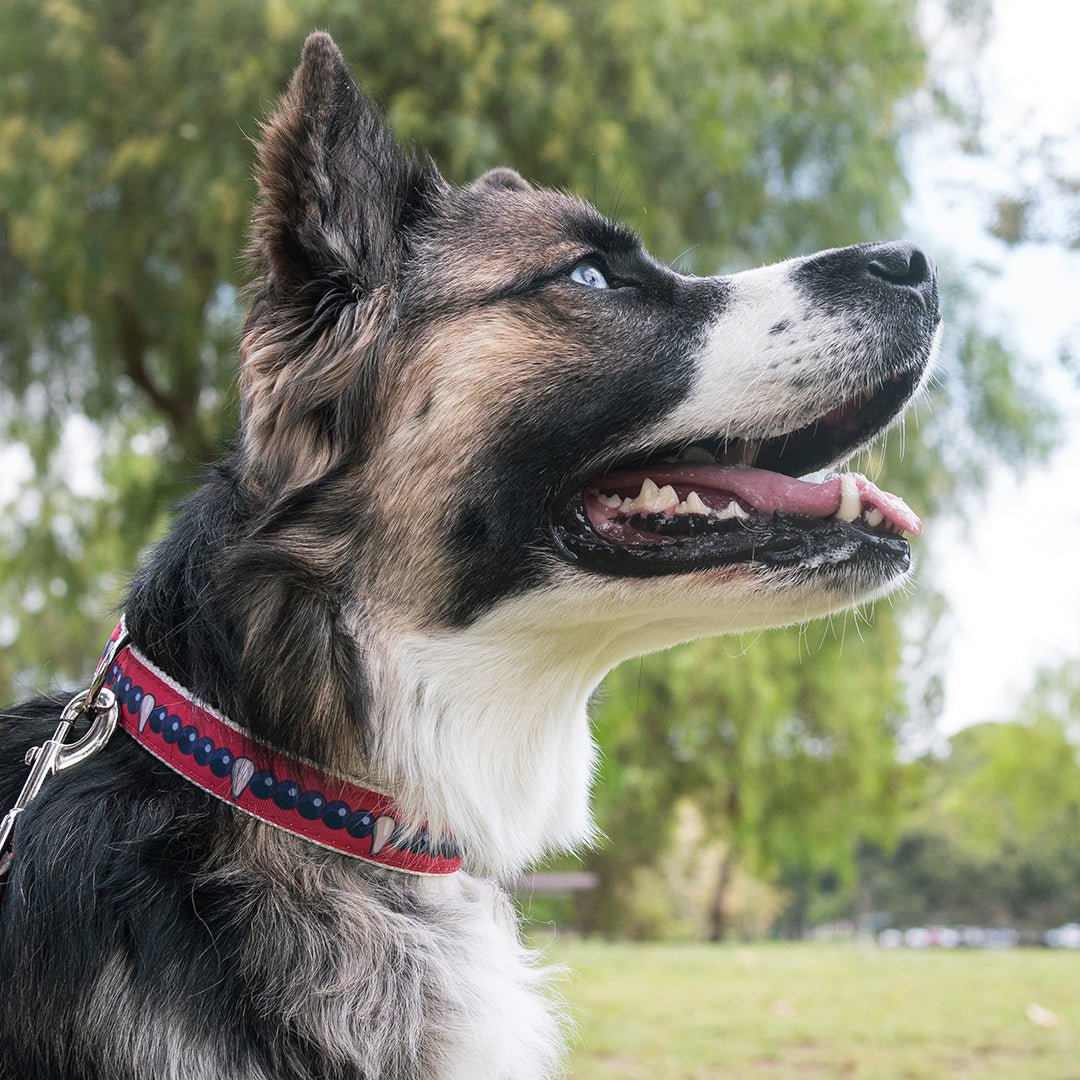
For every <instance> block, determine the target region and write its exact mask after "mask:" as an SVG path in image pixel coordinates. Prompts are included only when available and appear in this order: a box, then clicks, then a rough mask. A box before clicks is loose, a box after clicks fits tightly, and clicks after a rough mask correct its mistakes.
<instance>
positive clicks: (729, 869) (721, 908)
mask: <svg viewBox="0 0 1080 1080" xmlns="http://www.w3.org/2000/svg"><path fill="white" fill-rule="evenodd" d="M736 861H737V860H736V856H735V851H734V849H733V848H728V849H727V850H726V851H725V852H724V857H723V858H722V859H721V860H720V872H719V873H718V874H717V875H716V888H715V889H714V890H713V895H712V900H711V901H710V902H709V911H708V915H707V920H708V921H707V926H706V930H707V933H708V938H709V940H710V941H723V940H724V938H725V937H726V936H727V931H728V926H727V892H728V886H729V885H730V884H731V878H732V876H733V875H734V873H735V863H736Z"/></svg>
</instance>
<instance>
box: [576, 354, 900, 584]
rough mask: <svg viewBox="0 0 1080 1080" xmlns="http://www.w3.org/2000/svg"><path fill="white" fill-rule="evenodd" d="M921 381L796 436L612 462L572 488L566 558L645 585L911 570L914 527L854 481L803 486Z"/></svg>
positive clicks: (845, 476) (844, 408)
mask: <svg viewBox="0 0 1080 1080" xmlns="http://www.w3.org/2000/svg"><path fill="white" fill-rule="evenodd" d="M918 374H919V373H918V372H907V373H904V374H901V375H897V376H894V377H893V378H891V379H889V380H888V381H887V382H885V383H884V384H882V385H880V386H878V387H875V388H873V389H872V390H867V391H864V392H862V393H860V394H857V395H856V396H854V397H852V398H850V399H848V400H847V401H845V402H843V403H842V404H841V405H839V406H838V407H837V408H834V409H832V410H831V411H829V412H828V413H826V414H825V415H823V416H821V417H818V418H817V419H816V420H814V421H813V422H811V423H809V424H807V425H805V426H803V427H800V428H798V429H796V430H794V431H790V432H787V433H785V434H782V435H777V436H773V437H771V438H766V439H758V440H755V439H748V438H718V439H699V440H696V441H694V442H693V443H692V444H690V445H683V446H679V447H667V448H664V449H661V450H659V451H657V452H656V453H655V454H653V455H652V456H650V457H649V458H647V459H645V460H640V459H638V460H630V461H624V462H619V463H616V464H615V465H613V467H611V468H609V469H607V470H606V471H605V472H603V473H602V474H600V475H596V476H593V477H590V478H588V479H586V480H585V482H584V483H583V484H581V485H580V486H575V488H574V489H573V492H572V494H571V496H570V497H569V499H568V500H564V501H563V502H562V503H561V504H560V509H559V510H558V512H557V513H556V515H555V535H556V541H557V544H558V546H559V548H560V549H561V551H562V554H563V555H564V557H567V558H569V559H570V560H571V561H573V562H575V563H579V564H581V565H583V566H586V567H588V568H590V569H594V570H597V571H599V572H602V573H609V574H618V575H623V576H637V577H642V576H651V575H654V574H664V573H686V572H688V571H692V570H701V569H709V568H713V567H716V566H722V565H726V564H732V563H740V562H754V563H760V564H764V565H769V566H777V567H780V566H788V567H791V566H802V567H805V568H814V567H821V566H836V565H838V564H840V563H848V562H851V561H853V560H860V559H861V560H868V561H874V562H876V563H877V564H878V568H879V571H880V572H881V573H882V574H883V575H885V576H892V575H895V574H897V573H900V572H903V571H904V570H906V569H907V567H908V565H909V562H910V549H909V547H908V543H907V540H906V539H905V538H904V537H905V534H911V535H915V536H917V535H918V534H919V532H920V531H921V525H920V522H919V519H918V517H917V516H916V515H915V514H914V512H913V511H912V510H911V509H910V508H909V507H908V506H907V505H906V504H905V503H904V501H903V500H902V499H900V498H899V497H898V496H896V495H892V494H890V493H889V492H887V491H882V490H881V489H880V488H878V487H877V486H876V485H875V484H873V483H871V482H870V481H869V480H867V479H866V477H864V476H861V475H859V474H858V473H850V472H849V473H842V474H840V475H832V476H829V477H827V478H826V479H824V480H820V481H816V482H814V481H808V480H801V479H798V477H801V476H805V475H806V474H808V473H813V472H817V471H819V470H822V469H826V468H828V467H830V466H832V465H834V464H835V463H836V462H838V461H842V460H844V459H845V458H847V457H848V456H850V455H851V454H852V453H853V452H854V451H855V450H856V449H858V448H859V447H861V446H863V445H864V444H865V443H867V442H868V441H869V440H870V439H871V438H873V436H874V435H876V434H878V433H879V432H880V431H881V430H883V429H884V428H885V427H886V426H887V425H888V423H889V422H890V421H891V420H892V419H893V418H894V417H895V416H896V415H898V414H899V412H900V411H901V410H902V408H903V407H904V405H905V403H906V402H907V401H908V400H909V398H910V397H911V395H912V393H913V392H914V389H915V386H916V385H917V383H918Z"/></svg>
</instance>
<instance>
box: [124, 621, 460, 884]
mask: <svg viewBox="0 0 1080 1080" xmlns="http://www.w3.org/2000/svg"><path fill="white" fill-rule="evenodd" d="M123 626H124V624H123V623H122V622H121V624H120V626H118V627H117V628H116V630H115V631H113V635H112V637H111V638H110V639H109V641H110V644H111V643H112V642H114V641H116V640H117V639H118V638H119V636H120V634H121V633H122V631H123ZM105 685H106V686H108V687H109V688H110V689H111V690H112V691H113V693H115V694H116V697H117V701H118V702H119V705H120V721H119V723H120V727H122V728H123V729H124V730H125V731H126V732H127V733H128V734H129V735H131V736H132V738H134V739H135V741H136V742H138V743H140V744H141V745H142V746H144V747H145V748H146V749H147V750H149V751H150V753H151V754H153V755H154V757H156V758H157V759H158V760H159V761H161V762H164V764H166V765H168V766H169V768H170V769H173V770H174V771H175V772H178V773H179V774H180V775H181V776H183V777H184V778H185V779H187V780H190V781H191V782H192V783H193V784H195V785H196V786H197V787H200V788H202V789H203V791H205V792H208V793H209V794H210V795H213V796H215V797H216V798H218V799H221V800H222V802H227V803H229V805H230V806H234V807H236V808H237V809H238V810H242V811H243V812H244V813H246V814H250V815H251V816H252V817H256V818H259V819H260V820H261V821H266V822H268V823H269V824H271V825H276V826H277V827H278V828H279V829H284V830H285V831H286V832H291V833H294V834H295V835H296V836H302V837H304V839H305V840H310V841H312V842H313V843H316V844H320V845H322V846H323V847H327V848H333V849H334V850H335V851H341V852H343V853H344V854H346V855H352V856H354V857H355V858H358V859H365V860H367V861H368V862H373V863H377V864H378V865H380V866H385V867H389V868H391V869H394V870H404V871H407V872H409V873H413V874H452V873H454V871H455V870H457V869H458V868H459V867H460V866H461V856H460V854H459V853H458V852H457V850H456V849H454V848H452V847H449V846H448V845H447V844H446V843H445V842H444V843H443V844H441V845H438V844H434V843H433V842H432V841H431V839H430V838H429V836H428V832H427V829H426V828H425V827H424V826H421V827H420V828H415V827H411V826H409V825H408V823H407V822H405V821H404V819H403V818H402V817H401V816H399V813H398V811H397V808H396V807H395V805H394V801H393V800H392V799H391V798H390V797H389V796H388V795H383V794H382V793H380V792H377V791H372V790H371V789H370V788H365V787H361V786H360V785H358V784H354V783H352V782H350V781H348V780H343V779H342V778H341V777H338V776H333V775H331V774H330V773H327V772H325V771H323V770H322V769H319V768H318V767H317V766H315V765H313V764H311V763H310V762H307V761H304V760H302V759H300V758H295V757H290V756H289V755H288V754H284V753H282V752H281V751H280V750H276V749H274V748H273V747H270V746H268V745H267V744H266V743H264V742H261V741H260V740H258V739H256V738H255V736H254V735H252V734H251V733H250V732H247V731H245V730H244V729H243V728H241V727H239V726H238V725H237V724H234V723H233V722H232V721H231V720H229V719H228V718H227V717H225V716H222V715H221V713H219V712H217V711H216V710H215V709H212V708H211V707H210V706H209V705H204V704H203V703H202V702H201V701H199V700H198V699H197V698H195V697H194V696H193V695H192V694H191V693H190V692H189V691H187V690H185V689H184V688H183V687H182V686H180V685H179V684H178V683H176V682H174V681H173V680H172V679H170V678H169V676H168V675H166V674H165V673H164V672H162V671H159V670H158V668H156V667H155V666H154V665H153V664H152V663H151V662H150V661H149V660H147V659H146V657H145V656H143V655H142V654H141V653H140V652H139V650H138V649H136V648H135V646H134V645H132V644H130V643H129V644H127V645H125V646H124V647H123V648H122V649H121V650H120V652H119V653H118V654H117V656H116V657H115V658H114V659H113V662H112V664H111V665H110V667H109V670H108V672H107V673H106V676H105Z"/></svg>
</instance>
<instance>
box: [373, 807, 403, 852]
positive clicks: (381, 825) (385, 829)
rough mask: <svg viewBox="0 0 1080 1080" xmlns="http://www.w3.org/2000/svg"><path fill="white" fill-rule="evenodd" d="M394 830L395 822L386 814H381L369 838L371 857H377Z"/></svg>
mask: <svg viewBox="0 0 1080 1080" xmlns="http://www.w3.org/2000/svg"><path fill="white" fill-rule="evenodd" d="M396 828H397V822H396V821H395V820H394V819H393V818H392V817H389V816H387V815H386V814H383V816H382V817H381V818H379V819H378V821H376V822H375V830H374V832H373V833H372V836H371V854H372V855H378V854H379V852H380V851H382V849H383V848H384V847H386V841H387V840H389V839H390V836H391V834H392V833H393V831H394V829H396Z"/></svg>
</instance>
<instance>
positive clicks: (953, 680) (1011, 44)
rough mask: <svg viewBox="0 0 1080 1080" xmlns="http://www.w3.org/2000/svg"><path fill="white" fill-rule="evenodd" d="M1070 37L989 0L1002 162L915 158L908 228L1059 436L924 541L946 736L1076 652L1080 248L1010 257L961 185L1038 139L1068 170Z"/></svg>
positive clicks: (1048, 15) (1046, 12) (1039, 0)
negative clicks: (1022, 360)
mask: <svg viewBox="0 0 1080 1080" xmlns="http://www.w3.org/2000/svg"><path fill="white" fill-rule="evenodd" d="M1078 41H1080V5H1075V4H1071V3H1062V2H1061V0H996V3H995V32H994V36H993V39H992V41H991V43H990V44H989V47H988V49H987V51H986V53H985V55H984V56H983V57H982V59H981V61H980V64H979V67H978V70H977V71H976V72H975V73H974V75H975V77H976V79H977V81H978V83H979V85H980V86H981V87H982V90H983V93H984V95H985V98H986V105H987V109H986V121H987V123H988V135H989V138H988V141H989V143H990V145H991V146H992V147H994V148H995V149H996V150H997V151H999V153H1000V162H1001V163H1000V164H998V165H996V166H993V165H986V164H985V163H984V164H983V165H981V166H973V167H972V168H971V169H970V171H969V170H966V169H964V168H962V167H960V164H959V163H958V162H957V158H956V155H955V153H953V154H943V153H939V152H938V151H939V150H940V149H941V147H940V146H939V145H937V144H936V143H935V139H934V138H933V137H932V136H930V137H928V138H927V139H925V140H922V145H917V146H916V148H915V153H914V158H915V163H916V168H915V169H914V170H913V174H912V181H913V183H914V195H913V199H912V203H911V206H910V208H909V213H908V221H909V227H910V228H911V229H912V230H913V231H914V232H915V233H916V234H917V235H918V238H919V239H920V240H922V241H924V242H925V243H926V244H927V245H928V246H929V247H931V248H932V249H936V250H937V251H938V252H939V253H940V254H941V255H942V256H944V257H945V258H947V259H948V260H949V262H950V263H951V264H952V265H954V266H957V265H958V266H961V267H965V266H970V267H971V268H972V269H971V273H973V274H976V275H978V276H979V290H980V292H982V293H983V295H984V296H985V298H986V304H985V309H986V312H987V318H988V320H989V321H990V322H991V325H992V326H993V327H994V328H995V329H1004V330H1006V332H1007V334H1008V335H1009V337H1010V339H1011V340H1012V341H1014V342H1015V343H1016V344H1017V345H1018V346H1019V347H1020V349H1021V350H1022V351H1023V352H1024V353H1025V355H1027V356H1028V357H1029V358H1030V359H1031V360H1032V361H1034V362H1036V363H1037V364H1038V365H1039V367H1040V369H1041V371H1042V372H1043V373H1044V377H1045V380H1046V383H1045V385H1046V386H1047V387H1048V388H1049V389H1050V391H1051V392H1052V394H1053V396H1054V398H1055V399H1056V400H1057V401H1058V403H1059V405H1060V406H1061V408H1062V410H1063V411H1064V412H1065V414H1066V416H1067V418H1068V431H1069V435H1068V439H1067V442H1066V445H1065V446H1064V447H1063V448H1062V449H1061V451H1060V452H1059V453H1058V454H1057V455H1056V456H1055V458H1054V459H1053V461H1052V462H1051V463H1050V466H1049V467H1048V468H1046V469H1043V470H1035V471H1032V472H1030V473H1029V474H1028V475H1026V476H1024V477H1021V478H1019V479H1018V478H1016V477H1014V476H1011V475H1004V474H1002V475H999V476H997V477H996V478H995V481H994V483H993V484H992V486H991V490H990V493H989V495H988V498H987V500H986V502H985V504H984V506H983V507H982V509H981V511H980V512H979V513H977V514H975V515H973V517H972V520H971V522H970V524H969V525H948V524H946V525H944V526H936V527H935V528H934V529H933V530H932V533H933V535H931V536H930V537H929V538H928V539H927V543H928V544H929V545H930V546H931V547H932V549H933V551H934V560H933V562H934V578H935V580H936V581H937V582H938V583H939V584H940V585H941V586H942V587H943V588H944V590H945V592H946V595H947V596H948V597H949V600H950V603H951V607H952V614H951V616H950V623H949V630H950V632H949V633H948V634H947V635H946V640H948V642H949V647H950V657H949V663H948V667H947V683H946V705H945V713H944V717H943V725H942V726H943V728H944V730H945V732H951V731H953V730H955V729H957V728H959V727H962V726H964V725H965V724H969V723H972V722H974V721H978V720H984V719H994V718H1003V717H1006V716H1008V714H1009V711H1010V709H1011V708H1012V707H1013V706H1014V705H1015V704H1016V702H1017V700H1018V698H1019V697H1020V695H1021V694H1022V693H1023V691H1024V690H1025V689H1026V688H1027V686H1028V685H1029V684H1030V681H1031V678H1032V675H1033V674H1034V672H1035V670H1036V669H1037V668H1038V667H1039V666H1040V665H1041V664H1044V663H1050V662H1053V661H1054V660H1058V659H1062V658H1064V657H1066V656H1077V655H1080V558H1077V555H1078V554H1080V482H1078V480H1080V423H1078V418H1080V392H1078V390H1077V386H1076V382H1075V381H1074V380H1071V379H1069V378H1067V377H1065V376H1064V375H1063V374H1062V372H1061V370H1060V365H1059V364H1058V362H1057V356H1058V351H1059V348H1060V345H1061V343H1062V341H1063V340H1069V339H1071V340H1072V341H1073V343H1074V345H1075V344H1076V343H1077V341H1078V331H1080V254H1077V253H1072V254H1069V253H1066V252H1064V251H1062V250H1061V249H1059V248H1052V247H1041V246H1038V245H1025V246H1024V247H1022V248H1020V249H1019V250H1012V251H1008V250H1006V249H1005V248H1004V247H1003V246H1001V245H999V244H996V243H995V242H994V241H993V240H992V238H989V237H987V236H986V235H985V234H982V233H981V232H980V228H979V226H980V225H981V224H982V220H983V216H984V215H985V206H984V205H980V203H979V202H978V200H977V199H975V198H973V195H972V191H971V190H970V189H965V187H964V181H966V180H974V181H975V182H976V183H989V184H990V185H991V186H992V187H993V186H996V187H997V188H998V189H1000V190H1009V189H1010V187H1011V186H1012V185H1011V184H1010V180H1011V179H1012V177H1011V176H1010V174H1009V172H1008V171H1006V170H1007V166H1008V165H1009V164H1010V163H1011V160H1012V158H1011V153H1010V151H1011V150H1014V149H1018V148H1019V147H1020V146H1021V145H1031V144H1033V143H1034V142H1036V141H1037V138H1038V136H1040V135H1044V134H1046V135H1049V134H1063V135H1069V136H1071V138H1072V148H1073V164H1074V165H1075V162H1076V156H1075V155H1076V152H1077V150H1078V149H1080V148H1078V146H1077V136H1078V134H1080V79H1078V78H1077V74H1076V45H1077V42H1078ZM1003 166H1004V167H1003ZM977 264H989V265H991V266H995V267H997V268H998V269H999V271H1000V273H999V274H998V275H997V276H994V275H992V274H987V273H986V272H985V271H981V270H979V269H978V268H977ZM947 319H948V312H946V320H947ZM1040 521H1042V522H1045V524H1044V525H1039V524H1038V523H1039V522H1040ZM1032 526H1034V529H1031V527H1032ZM1029 529H1030V530H1031V531H1029ZM1051 530H1053V532H1051ZM1040 544H1045V546H1039V545H1040Z"/></svg>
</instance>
